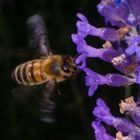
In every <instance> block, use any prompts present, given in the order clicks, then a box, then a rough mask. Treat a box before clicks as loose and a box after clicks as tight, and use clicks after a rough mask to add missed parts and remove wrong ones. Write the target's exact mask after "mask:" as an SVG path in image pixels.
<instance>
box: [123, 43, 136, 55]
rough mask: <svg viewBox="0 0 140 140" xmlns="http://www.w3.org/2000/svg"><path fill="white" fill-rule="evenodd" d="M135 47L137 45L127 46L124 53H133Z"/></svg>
mask: <svg viewBox="0 0 140 140" xmlns="http://www.w3.org/2000/svg"><path fill="white" fill-rule="evenodd" d="M136 48H137V45H135V44H133V45H131V46H129V47H128V48H127V49H126V50H125V53H126V54H127V55H132V54H134V53H135V51H136Z"/></svg>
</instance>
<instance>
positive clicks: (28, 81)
mask: <svg viewBox="0 0 140 140" xmlns="http://www.w3.org/2000/svg"><path fill="white" fill-rule="evenodd" d="M46 63H47V61H46V60H45V59H44V60H42V59H38V60H33V61H29V62H26V63H23V64H21V65H19V66H17V67H16V69H15V70H14V72H13V73H12V77H13V79H14V80H15V81H16V82H17V83H18V84H21V85H29V86H31V85H38V84H41V83H44V82H45V81H47V80H48V79H47V73H46V70H45V68H46Z"/></svg>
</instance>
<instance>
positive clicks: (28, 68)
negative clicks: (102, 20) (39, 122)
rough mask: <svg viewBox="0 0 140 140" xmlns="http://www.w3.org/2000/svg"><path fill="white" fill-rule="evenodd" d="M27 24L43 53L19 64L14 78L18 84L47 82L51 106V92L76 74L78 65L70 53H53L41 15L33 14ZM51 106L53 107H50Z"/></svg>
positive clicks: (47, 94)
mask: <svg viewBox="0 0 140 140" xmlns="http://www.w3.org/2000/svg"><path fill="white" fill-rule="evenodd" d="M27 25H28V27H29V28H30V29H31V31H32V37H33V41H34V45H36V46H37V47H38V48H39V51H40V53H41V55H40V58H39V59H35V60H30V61H27V62H25V63H22V64H20V65H18V66H17V67H16V68H15V69H14V71H13V73H12V78H13V79H14V80H15V81H16V82H17V84H20V85H23V86H34V85H40V84H43V83H46V86H45V89H44V94H45V99H44V100H45V101H46V108H47V102H48V106H51V105H50V104H51V103H52V102H51V101H50V99H49V98H50V96H51V94H54V92H55V91H56V90H55V89H56V86H57V84H58V83H60V82H62V81H64V80H66V79H67V78H70V77H72V76H76V74H77V67H76V64H75V63H74V59H73V57H71V56H69V55H64V56H62V55H59V54H52V52H51V51H50V47H49V45H48V40H47V37H46V28H45V23H44V21H43V19H42V18H41V16H40V15H33V16H32V17H30V18H29V19H28V20H27ZM50 108H51V107H50Z"/></svg>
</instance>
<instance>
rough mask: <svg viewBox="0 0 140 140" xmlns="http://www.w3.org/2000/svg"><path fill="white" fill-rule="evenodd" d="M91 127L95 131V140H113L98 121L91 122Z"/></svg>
mask: <svg viewBox="0 0 140 140" xmlns="http://www.w3.org/2000/svg"><path fill="white" fill-rule="evenodd" d="M92 127H93V128H94V129H95V137H96V140H114V139H115V138H114V137H113V136H111V135H110V134H107V132H106V130H105V128H104V127H103V126H102V125H101V124H100V121H93V122H92Z"/></svg>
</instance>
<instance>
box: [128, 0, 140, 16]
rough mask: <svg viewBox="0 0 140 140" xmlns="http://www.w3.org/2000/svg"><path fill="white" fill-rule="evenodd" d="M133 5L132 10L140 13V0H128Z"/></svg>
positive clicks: (136, 13) (137, 14)
mask: <svg viewBox="0 0 140 140" xmlns="http://www.w3.org/2000/svg"><path fill="white" fill-rule="evenodd" d="M126 1H127V2H128V4H129V6H130V7H131V10H132V12H133V13H134V14H135V15H136V16H139V15H140V1H139V0H126Z"/></svg>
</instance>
